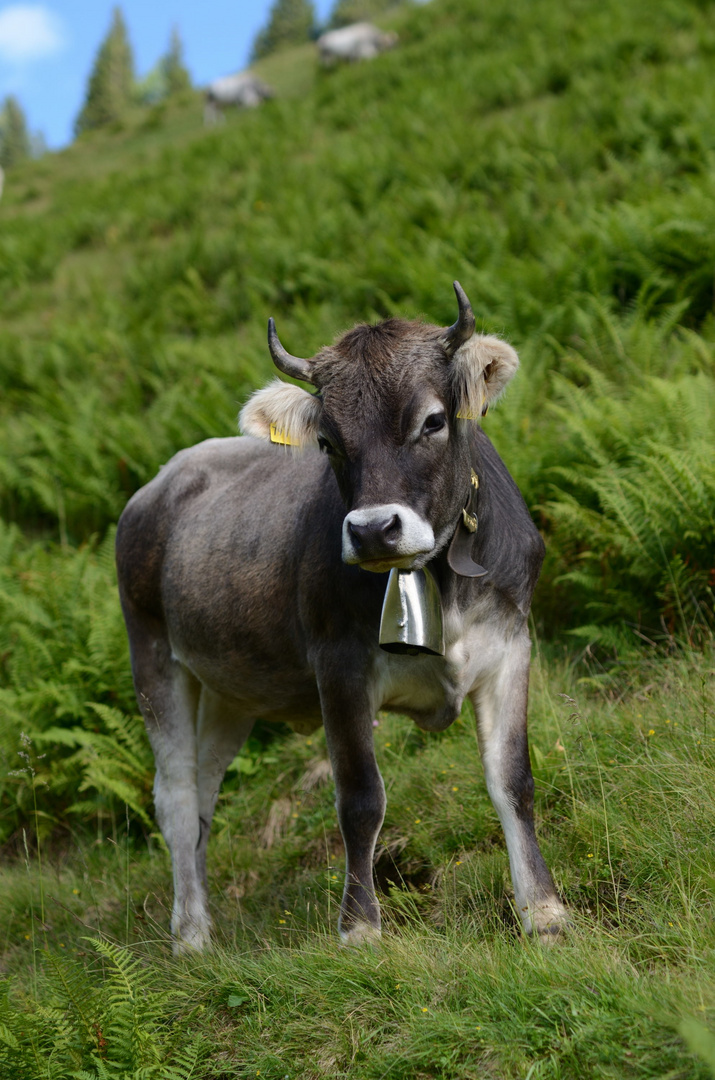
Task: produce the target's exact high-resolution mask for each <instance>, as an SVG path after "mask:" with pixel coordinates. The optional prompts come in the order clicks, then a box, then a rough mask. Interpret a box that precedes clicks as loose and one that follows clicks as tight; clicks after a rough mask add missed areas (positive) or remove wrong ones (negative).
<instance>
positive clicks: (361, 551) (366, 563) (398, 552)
mask: <svg viewBox="0 0 715 1080" xmlns="http://www.w3.org/2000/svg"><path fill="white" fill-rule="evenodd" d="M434 544H435V539H434V532H433V531H432V526H431V525H430V524H429V522H428V521H425V519H424V518H422V517H420V516H419V514H417V513H415V511H414V510H412V509H410V507H409V506H402V505H400V504H399V503H385V504H383V505H381V506H370V507H366V508H363V509H361V510H351V511H350V513H349V514H348V515H347V516H346V518H345V521H344V522H343V562H346V563H349V564H352V565H356V564H357V565H359V566H361V567H362V568H363V569H364V570H372V571H374V572H375V573H378V574H381V573H385V571H387V570H392V569H393V568H398V569H405V570H409V569H411V568H412V567H413V566H414V565H415V561H416V560H418V559H420V556H423V555H429V554H430V552H431V551H432V550H433V549H434ZM420 561H423V560H420Z"/></svg>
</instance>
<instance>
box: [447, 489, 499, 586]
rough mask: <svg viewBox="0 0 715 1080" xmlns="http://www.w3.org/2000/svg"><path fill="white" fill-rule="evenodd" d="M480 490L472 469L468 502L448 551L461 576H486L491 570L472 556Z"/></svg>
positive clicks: (457, 572)
mask: <svg viewBox="0 0 715 1080" xmlns="http://www.w3.org/2000/svg"><path fill="white" fill-rule="evenodd" d="M478 491H479V478H478V476H477V474H476V473H475V471H474V469H472V475H471V481H470V485H469V495H468V496H467V502H466V505H465V507H464V509H463V510H462V513H461V514H460V516H459V521H458V522H457V527H456V529H455V530H454V536H453V537H452V541H451V543H450V545H449V550H448V551H447V563H448V565H449V568H450V569H451V570H454V572H455V574H459V575H460V577H469V578H476V577H484V575H485V574H488V573H489V571H488V570H485V569H484V567H483V566H480V565H479V563H477V562H475V561H474V559H473V558H472V543H473V541H474V534H475V533H476V531H477V528H478V526H479V518H478V517H477V493H478Z"/></svg>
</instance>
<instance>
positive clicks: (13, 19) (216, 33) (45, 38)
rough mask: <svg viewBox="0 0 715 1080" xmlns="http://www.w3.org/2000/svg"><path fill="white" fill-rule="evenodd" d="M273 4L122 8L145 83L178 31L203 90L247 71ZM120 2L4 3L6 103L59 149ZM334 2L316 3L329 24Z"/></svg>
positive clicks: (238, 0)
mask: <svg viewBox="0 0 715 1080" xmlns="http://www.w3.org/2000/svg"><path fill="white" fill-rule="evenodd" d="M271 4H272V0H200V2H197V0H172V2H168V0H122V2H121V3H120V7H121V9H122V11H123V13H124V18H125V20H126V23H127V26H128V28H129V36H130V39H131V43H132V46H133V48H134V59H135V64H136V69H137V73H138V75H139V76H142V75H145V74H146V73H147V71H149V69H150V68H152V67H153V66H154V64H155V63H156V61H157V60H158V59H159V57H160V56H161V55H162V54H163V53H165V52H166V49H167V46H168V43H169V37H170V34H171V29H172V27H173V26H177V27H178V29H179V33H180V34H181V38H182V40H183V43H184V57H185V60H186V65H187V67H188V69H189V71H190V72H191V77H192V79H193V81H194V83H195V84H196V85H199V86H200V85H202V84H205V83H207V82H209V81H210V80H211V79H213V78H216V77H217V76H218V75H227V74H228V73H229V72H232V71H238V70H240V69H241V68H242V67H244V66H245V64H246V63H247V60H248V54H249V51H250V48H251V44H252V42H253V39H254V37H255V36H256V33H257V31H258V30H259V29H260V28H261V27H262V26H263V25H264V24H265V22H266V20H267V17H268V12H269V10H270V8H271ZM114 6H115V0H47V2H46V3H44V2H43V3H35V2H34V0H27V2H25V0H23V2H13V0H10V2H5V0H0V99H2V98H4V97H5V95H6V94H15V95H16V96H17V97H18V98H19V100H20V103H21V105H22V107H23V108H24V110H25V113H26V115H27V119H28V124H29V127H30V129H31V130H32V131H41V132H42V133H43V135H44V136H45V138H46V140H47V143H48V145H49V146H50V147H51V148H52V149H57V148H59V147H61V146H64V145H66V144H67V143H68V142H70V141H71V139H72V131H73V125H74V121H75V117H76V116H77V113H78V112H79V110H80V108H81V106H82V102H83V100H84V95H85V91H86V87H87V79H88V77H89V73H90V71H91V69H92V65H93V62H94V58H95V56H96V54H97V50H98V48H99V46H100V44H101V42H102V40H103V38H104V37H105V35H106V33H107V30H108V29H109V25H110V20H111V14H112V8H113V7H114ZM332 6H333V0H317V2H316V3H315V7H316V9H317V12H318V18H319V19H324V18H325V17H326V16H327V14H328V13H329V11H330V9H331V7H332Z"/></svg>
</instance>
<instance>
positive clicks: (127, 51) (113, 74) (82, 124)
mask: <svg viewBox="0 0 715 1080" xmlns="http://www.w3.org/2000/svg"><path fill="white" fill-rule="evenodd" d="M133 86H134V58H133V56H132V48H131V45H130V44H129V37H128V35H127V28H126V24H125V22H124V17H123V15H122V12H121V9H120V8H119V7H115V9H114V12H113V15H112V25H111V27H110V29H109V33H108V34H107V36H106V38H105V39H104V41H103V42H102V45H101V47H100V49H99V52H98V53H97V59H96V60H95V62H94V69H93V71H92V74H91V75H90V77H89V85H88V88H87V99H86V101H85V103H84V106H83V107H82V111H81V113H80V114H79V116H78V117H77V121H76V123H75V131H76V132H77V134H78V135H81V134H82V132H83V131H89V130H91V129H92V128H98V127H104V126H105V125H106V124H111V123H113V122H114V121H116V120H119V119H120V118H121V116H122V114H123V113H124V111H125V110H126V108H127V106H128V105H129V103H130V101H131V96H132V89H133Z"/></svg>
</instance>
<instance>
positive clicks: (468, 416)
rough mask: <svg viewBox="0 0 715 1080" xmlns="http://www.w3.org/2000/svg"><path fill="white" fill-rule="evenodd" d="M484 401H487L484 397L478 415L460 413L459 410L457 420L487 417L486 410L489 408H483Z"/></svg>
mask: <svg viewBox="0 0 715 1080" xmlns="http://www.w3.org/2000/svg"><path fill="white" fill-rule="evenodd" d="M486 400H487V399H486V397H484V398H482V407H481V409H480V410H479V412H478V413H473V412H462V411H461V409H460V411H459V412H458V413H457V419H458V420H479V419H480V418H481V417H482V416H486V415H487V409H488V408H489V406H488V405H487V407H486V408H485V407H484V406H485V402H486Z"/></svg>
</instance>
